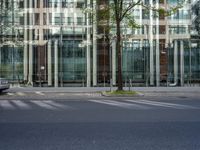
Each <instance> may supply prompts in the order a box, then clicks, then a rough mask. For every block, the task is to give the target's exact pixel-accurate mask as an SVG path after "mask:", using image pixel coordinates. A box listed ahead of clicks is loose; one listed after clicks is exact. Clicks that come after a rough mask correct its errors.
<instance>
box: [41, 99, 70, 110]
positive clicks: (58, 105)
mask: <svg viewBox="0 0 200 150" xmlns="http://www.w3.org/2000/svg"><path fill="white" fill-rule="evenodd" d="M43 102H44V103H46V104H49V105H51V106H54V107H58V108H62V109H65V108H72V107H70V106H65V105H62V104H59V103H56V102H54V101H52V100H45V101H43Z"/></svg>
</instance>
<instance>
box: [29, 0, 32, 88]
mask: <svg viewBox="0 0 200 150" xmlns="http://www.w3.org/2000/svg"><path fill="white" fill-rule="evenodd" d="M29 5H30V9H29V23H30V26H29V43H30V44H29V74H28V83H29V84H31V85H33V45H32V43H33V30H32V29H33V28H32V27H33V20H32V19H33V12H32V6H33V4H32V1H29Z"/></svg>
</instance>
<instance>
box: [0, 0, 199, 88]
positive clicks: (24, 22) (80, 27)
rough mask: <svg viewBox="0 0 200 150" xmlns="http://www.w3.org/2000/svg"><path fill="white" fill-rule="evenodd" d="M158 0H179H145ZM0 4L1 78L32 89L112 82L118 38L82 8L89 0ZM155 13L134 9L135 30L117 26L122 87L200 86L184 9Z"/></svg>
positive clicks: (194, 41)
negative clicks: (120, 48)
mask: <svg viewBox="0 0 200 150" xmlns="http://www.w3.org/2000/svg"><path fill="white" fill-rule="evenodd" d="M156 2H158V3H159V5H160V6H164V5H165V4H166V6H168V5H172V6H174V5H176V4H178V3H181V2H183V1H182V0H177V1H175V0H163V1H153V0H145V1H144V3H145V4H150V3H152V4H156ZM100 3H102V4H103V2H102V1H101V2H100ZM105 4H106V3H105ZM186 5H187V4H186ZM0 7H1V9H0V12H1V13H0V24H1V26H0V77H4V78H7V79H9V80H10V82H11V83H13V84H15V83H21V84H28V85H32V86H52V87H53V86H55V87H58V86H92V85H93V86H109V84H110V83H111V79H112V82H113V84H114V85H116V84H117V79H116V77H117V72H118V69H117V52H116V45H115V44H116V39H115V38H114V37H113V39H109V37H108V36H109V35H110V34H111V33H108V31H107V30H106V29H103V28H102V26H100V25H95V24H96V23H98V21H99V20H98V19H97V20H95V18H94V16H92V15H90V14H89V13H87V12H84V11H83V9H84V8H88V7H89V9H92V10H95V9H96V7H95V5H94V4H93V2H92V1H89V0H76V1H75V0H44V1H43V0H2V1H1V2H0ZM153 14H154V13H153V12H151V11H150V10H148V11H147V10H145V9H144V8H140V7H137V8H136V9H135V10H134V13H133V17H134V18H135V19H136V22H137V23H138V24H139V25H140V26H141V28H139V29H130V28H128V27H127V26H126V23H123V25H122V28H121V30H122V33H123V36H122V39H123V42H122V43H121V46H122V72H123V83H124V85H126V86H127V83H129V82H132V83H133V85H135V86H149V85H152V86H169V85H170V84H172V85H173V84H176V85H177V86H178V85H180V86H184V85H191V84H199V83H200V40H199V38H192V34H191V33H194V30H193V28H192V27H191V23H190V22H191V21H192V14H191V10H190V8H189V7H187V6H184V7H183V8H181V9H179V10H178V11H177V12H176V13H175V14H172V15H171V16H168V17H163V16H159V17H158V18H157V17H155V15H153ZM97 15H98V13H97ZM97 18H98V17H97ZM112 29H113V30H112V34H113V33H114V32H116V30H115V29H114V28H112ZM195 33H196V32H195Z"/></svg>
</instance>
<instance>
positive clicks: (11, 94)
mask: <svg viewBox="0 0 200 150" xmlns="http://www.w3.org/2000/svg"><path fill="white" fill-rule="evenodd" d="M7 94H8V95H10V96H13V95H15V94H14V93H9V92H8V93H7Z"/></svg>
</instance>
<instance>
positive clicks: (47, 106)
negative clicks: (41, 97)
mask: <svg viewBox="0 0 200 150" xmlns="http://www.w3.org/2000/svg"><path fill="white" fill-rule="evenodd" d="M31 102H32V103H34V104H36V105H38V106H40V107H43V108H45V109H50V110H56V109H57V108H56V107H53V106H51V105H49V104H46V103H45V102H43V101H38V100H31Z"/></svg>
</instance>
